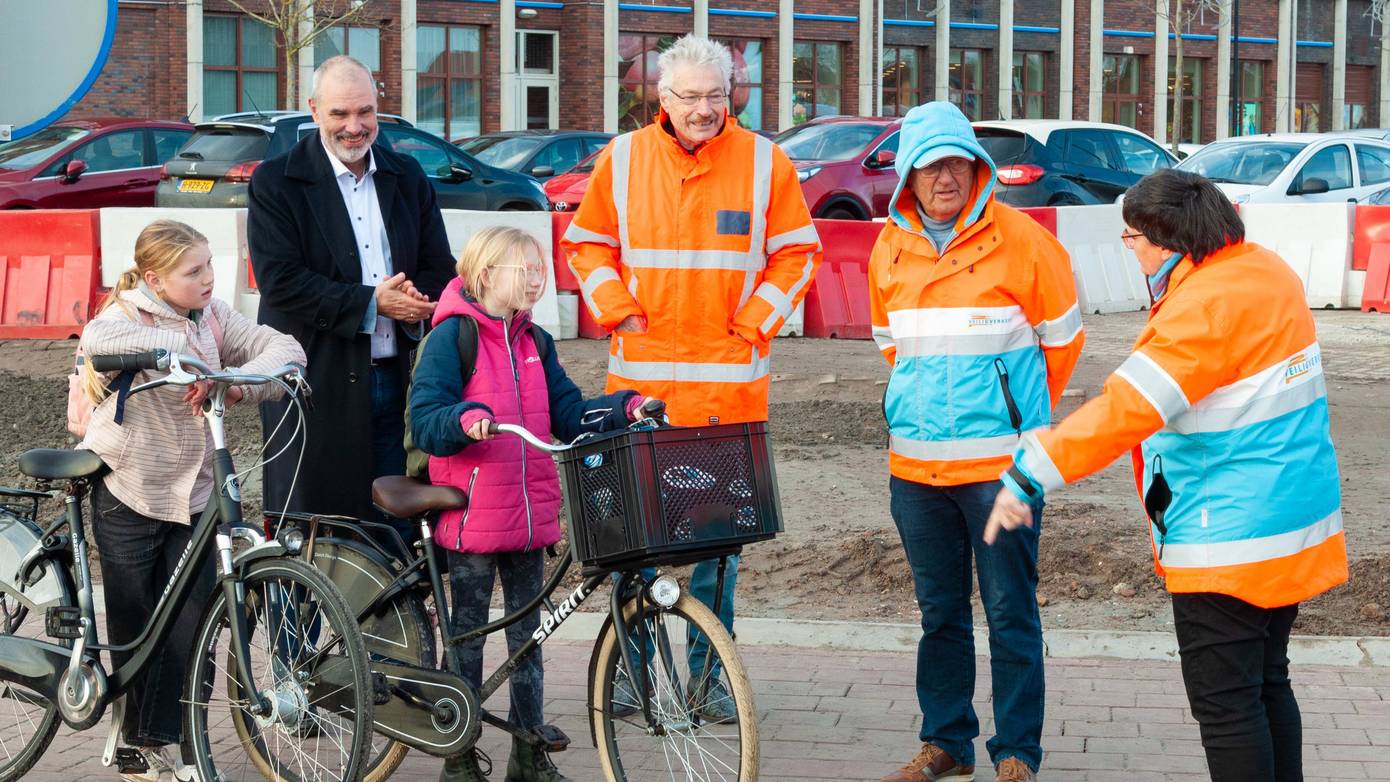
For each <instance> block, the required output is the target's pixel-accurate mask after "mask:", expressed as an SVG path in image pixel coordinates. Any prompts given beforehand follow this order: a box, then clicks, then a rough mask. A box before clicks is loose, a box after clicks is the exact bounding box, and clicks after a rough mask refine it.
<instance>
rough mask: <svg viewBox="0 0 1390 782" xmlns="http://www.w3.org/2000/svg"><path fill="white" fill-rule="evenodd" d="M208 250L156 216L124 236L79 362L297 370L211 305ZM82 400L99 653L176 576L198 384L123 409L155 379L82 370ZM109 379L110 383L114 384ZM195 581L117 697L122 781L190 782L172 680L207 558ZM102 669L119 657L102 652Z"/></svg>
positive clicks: (198, 464)
mask: <svg viewBox="0 0 1390 782" xmlns="http://www.w3.org/2000/svg"><path fill="white" fill-rule="evenodd" d="M212 284H213V269H212V252H211V250H210V249H209V248H208V242H207V239H206V238H205V237H204V236H203V235H202V234H201V233H199V232H198V231H197V230H195V229H193V228H192V227H190V226H188V225H185V224H183V223H180V222H176V221H174V220H157V221H155V222H153V223H150V224H149V225H148V226H146V227H145V229H144V230H143V231H141V232H140V235H139V237H138V238H137V239H136V240H135V266H134V267H132V268H130V269H128V270H126V272H125V273H124V274H122V275H121V279H120V282H118V283H117V285H116V287H115V288H114V289H113V290H112V291H111V293H110V295H109V296H107V298H106V300H105V301H104V302H103V303H102V305H101V307H100V308H99V309H98V311H97V314H96V315H95V316H94V317H93V318H92V320H91V321H90V322H89V323H87V325H86V327H85V328H84V329H83V331H82V340H81V343H80V350H81V352H82V353H83V355H87V356H96V355H119V354H128V353H140V352H144V351H149V350H156V349H160V348H162V349H164V350H167V351H169V352H171V353H182V354H185V355H193V356H197V357H198V358H199V359H201V360H202V361H204V362H205V363H207V364H208V365H209V366H210V367H212V368H213V369H214V370H218V369H223V368H228V367H239V368H240V370H241V371H244V372H246V373H248V374H256V373H268V372H270V371H272V370H274V369H277V368H279V367H281V366H283V365H285V364H301V365H302V364H303V363H304V351H303V349H302V348H300V346H299V343H298V342H296V341H295V340H294V338H293V337H290V336H287V335H285V334H281V333H280V332H278V331H275V330H274V329H272V328H270V327H268V326H257V325H256V324H254V323H252V322H251V321H250V320H248V319H247V318H245V317H244V316H242V315H241V314H240V313H238V312H237V311H236V310H234V309H232V307H231V306H229V305H228V304H227V303H226V302H223V301H220V300H218V299H214V298H213V296H212ZM82 372H83V385H84V389H85V391H86V393H87V394H88V396H89V397H90V398H91V400H92V402H93V403H95V404H96V408H95V410H93V411H92V414H91V420H90V422H89V423H88V425H87V429H86V435H85V436H84V437H83V439H82V443H81V445H80V446H79V447H80V448H85V449H88V450H91V451H94V452H95V453H96V454H97V455H98V456H100V457H101V458H102V461H104V462H105V463H106V465H107V467H109V468H110V470H111V471H110V472H109V473H108V474H107V475H106V476H105V477H104V478H103V479H102V480H100V481H98V482H97V483H96V485H95V486H94V487H93V489H92V528H93V534H94V535H95V537H96V544H97V552H98V556H99V558H100V562H101V570H102V572H103V573H105V574H106V577H107V579H108V581H107V583H115V581H116V580H117V579H119V581H120V589H108V590H107V591H106V631H107V636H108V640H107V643H110V644H116V645H119V644H127V643H130V642H131V641H133V640H135V637H136V636H137V635H138V634H139V632H140V630H141V629H142V628H143V627H144V626H145V624H146V623H147V622H148V620H149V618H150V615H151V614H152V613H153V611H154V607H155V603H156V600H157V598H158V596H159V595H160V594H162V593H163V591H164V587H165V585H166V584H167V583H168V582H169V580H170V577H171V575H172V574H173V573H174V572H175V571H176V569H177V567H178V562H179V559H180V557H181V556H182V554H183V553H184V549H185V548H187V546H188V544H189V541H190V539H191V537H192V535H191V533H192V524H193V522H194V521H195V520H196V519H197V516H198V515H199V514H200V513H202V511H203V509H204V507H206V506H207V504H208V502H209V499H210V498H211V496H212V490H213V485H212V440H211V437H210V436H209V434H208V431H207V429H206V428H205V427H204V425H203V420H202V418H201V416H200V408H201V406H202V402H203V400H204V399H205V398H206V397H207V393H208V390H209V389H208V386H207V385H206V384H199V385H197V386H189V387H186V388H184V389H180V388H179V387H177V386H164V387H162V388H155V389H151V390H149V391H146V392H143V393H141V394H139V395H136V396H131V397H129V399H127V398H126V397H125V394H124V393H119V392H118V393H112V387H113V386H122V387H125V388H128V387H129V386H130V384H132V383H134V384H139V383H143V382H146V381H149V380H152V379H155V378H156V377H157V376H158V375H159V373H157V372H153V371H150V372H141V373H138V374H137V375H135V376H133V377H131V376H126V377H124V378H118V377H117V376H115V375H112V376H103V375H101V374H98V373H96V372H94V371H92V369H91V365H90V364H86V365H85V366H84V368H83V370H82ZM118 379H119V381H120V382H119V383H117V382H113V381H116V380H118ZM275 393H278V391H277V390H276V387H275V386H271V385H261V386H246V387H234V388H232V389H231V390H230V391H229V392H228V394H227V402H228V403H231V402H235V401H259V400H260V399H263V398H269V396H270V395H271V394H275ZM189 567H194V568H196V571H195V574H196V575H195V579H196V583H197V584H198V585H199V586H198V589H196V590H195V591H194V594H193V596H192V597H190V598H189V599H188V601H187V602H186V603H185V604H184V606H183V607H182V608H181V609H180V610H179V613H178V618H177V619H176V621H175V624H174V629H173V631H172V633H171V634H170V637H169V640H168V643H166V644H165V645H164V647H163V649H162V650H161V651H160V653H159V659H158V660H156V661H155V662H154V664H153V665H151V666H150V667H149V668H148V670H147V671H146V673H145V674H144V675H143V676H142V677H141V678H142V680H143V681H140V682H136V683H135V685H134V686H133V687H132V688H131V689H130V690H129V692H128V693H127V695H126V699H127V700H126V710H125V721H124V723H123V725H122V735H123V739H124V741H125V742H126V743H127V744H128V745H130V746H133V747H137V748H139V750H140V752H141V754H142V755H143V756H144V758H145V762H146V765H147V766H148V767H149V769H148V771H147V772H145V773H143V774H123V775H122V778H124V779H129V780H161V779H162V780H165V782H167V780H169V779H171V778H173V779H179V780H189V779H192V778H193V771H192V769H188V768H184V767H183V766H182V762H181V759H180V758H178V757H177V754H176V753H171V752H170V745H174V744H177V743H178V742H179V740H180V716H181V715H182V713H183V709H182V706H181V703H180V698H181V697H182V695H183V693H182V683H183V679H184V676H183V671H184V667H185V665H186V663H187V659H188V653H189V650H190V649H191V648H192V647H193V634H194V632H195V631H196V630H197V623H198V619H199V617H200V616H201V615H202V613H203V608H204V606H205V604H206V601H207V598H208V597H209V596H210V595H211V594H212V588H213V568H212V562H211V560H209V561H205V562H194V563H189ZM111 657H112V667H113V669H114V668H119V667H120V666H121V665H122V664H124V662H125V661H126V660H127V659H128V658H129V657H130V655H129V653H126V652H117V651H113V652H111Z"/></svg>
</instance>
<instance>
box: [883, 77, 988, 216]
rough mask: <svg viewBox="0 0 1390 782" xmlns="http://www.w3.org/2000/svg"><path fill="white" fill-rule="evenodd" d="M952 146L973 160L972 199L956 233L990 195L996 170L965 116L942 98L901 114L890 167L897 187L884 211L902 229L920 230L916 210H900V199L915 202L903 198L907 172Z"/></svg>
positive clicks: (978, 212) (983, 204)
mask: <svg viewBox="0 0 1390 782" xmlns="http://www.w3.org/2000/svg"><path fill="white" fill-rule="evenodd" d="M952 147H953V148H954V149H953V150H951V151H953V152H957V153H958V152H960V151H965V152H968V153H970V154H971V155H974V156H975V161H976V164H975V200H974V202H973V203H972V204H971V205H970V206H969V207H968V208H967V209H964V210H962V212H961V216H960V219H958V220H957V222H956V232H957V233H960V232H961V230H963V229H964V228H966V227H968V226H970V225H971V224H973V223H974V222H975V221H976V220H978V219H979V218H980V214H981V213H982V212H983V211H984V208H985V204H986V203H987V202H988V201H989V199H990V198H991V197H993V195H994V179H995V176H996V175H997V174H998V169H997V168H996V167H995V165H994V160H993V159H991V158H990V156H989V153H988V152H986V151H985V148H984V147H982V146H980V142H979V141H978V140H977V139H976V138H975V130H974V128H972V127H970V120H968V119H966V118H965V115H964V114H962V113H961V112H960V109H958V108H956V107H955V105H953V104H951V103H947V102H945V101H933V102H931V103H927V104H924V105H922V106H918V107H916V108H914V109H912V110H911V111H909V112H908V113H907V116H906V117H903V124H902V131H901V133H900V135H899V136H898V157H897V159H896V160H895V161H893V169H894V170H895V171H897V173H898V186H897V189H895V190H894V191H893V198H892V200H891V201H889V203H890V204H892V206H891V207H889V210H888V213H889V215H890V216H891V217H892V219H893V222H894V223H896V224H897V225H898V227H900V228H902V229H903V230H904V231H910V232H912V233H918V232H920V231H921V220H920V219H919V218H918V217H917V215H916V214H915V211H916V210H915V209H912V210H910V211H909V212H908V213H906V214H905V213H904V211H903V206H904V203H903V202H904V201H907V202H908V203H909V205H910V204H915V203H916V198H915V197H913V198H907V199H905V198H903V193H904V191H907V192H908V194H909V195H911V191H908V190H907V176H908V174H910V173H912V169H913V166H914V165H915V164H916V163H917V161H919V160H924V159H927V158H928V156H929V155H930V154H931V153H933V152H935V153H936V154H938V155H939V154H940V153H941V152H944V151H947V148H952ZM982 179H983V181H981V180H982Z"/></svg>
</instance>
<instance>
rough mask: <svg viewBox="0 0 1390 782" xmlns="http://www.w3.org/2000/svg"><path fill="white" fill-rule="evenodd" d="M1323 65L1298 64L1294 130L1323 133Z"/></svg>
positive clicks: (1295, 87)
mask: <svg viewBox="0 0 1390 782" xmlns="http://www.w3.org/2000/svg"><path fill="white" fill-rule="evenodd" d="M1322 74H1323V70H1322V63H1317V62H1301V63H1299V64H1298V70H1297V75H1296V77H1295V78H1296V82H1295V83H1294V116H1293V124H1294V130H1297V131H1301V132H1303V133H1321V132H1322V86H1323V85H1322Z"/></svg>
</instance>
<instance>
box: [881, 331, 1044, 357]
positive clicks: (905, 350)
mask: <svg viewBox="0 0 1390 782" xmlns="http://www.w3.org/2000/svg"><path fill="white" fill-rule="evenodd" d="M1037 344H1038V342H1037V337H1036V336H1035V335H1034V334H1033V332H1032V330H1018V331H1011V332H1009V333H1007V334H963V335H962V334H948V335H942V336H934V337H903V338H901V339H899V340H898V355H899V356H900V357H902V358H914V357H923V356H995V355H999V354H1001V353H1007V352H1009V351H1011V350H1019V349H1021V348H1031V347H1035V346H1036V345H1037Z"/></svg>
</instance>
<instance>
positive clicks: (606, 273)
mask: <svg viewBox="0 0 1390 782" xmlns="http://www.w3.org/2000/svg"><path fill="white" fill-rule="evenodd" d="M605 282H616V283H618V284H619V285H621V284H622V279H620V278H619V277H618V273H617V272H615V271H613V269H612V267H609V266H600V267H599V268H597V269H594V273H593V274H590V275H589V278H588V279H586V280H584V282H583V283H581V284H580V286H579V292H580V293H581V294H582V295H583V296H584V301H585V302H587V303H588V305H589V308H590V309H592V310H593V311H594V317H596V318H601V317H603V309H602V308H601V307H599V305H598V302H597V301H595V300H594V291H595V290H597V289H598V287H599V286H600V285H602V284H604V283H605Z"/></svg>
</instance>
